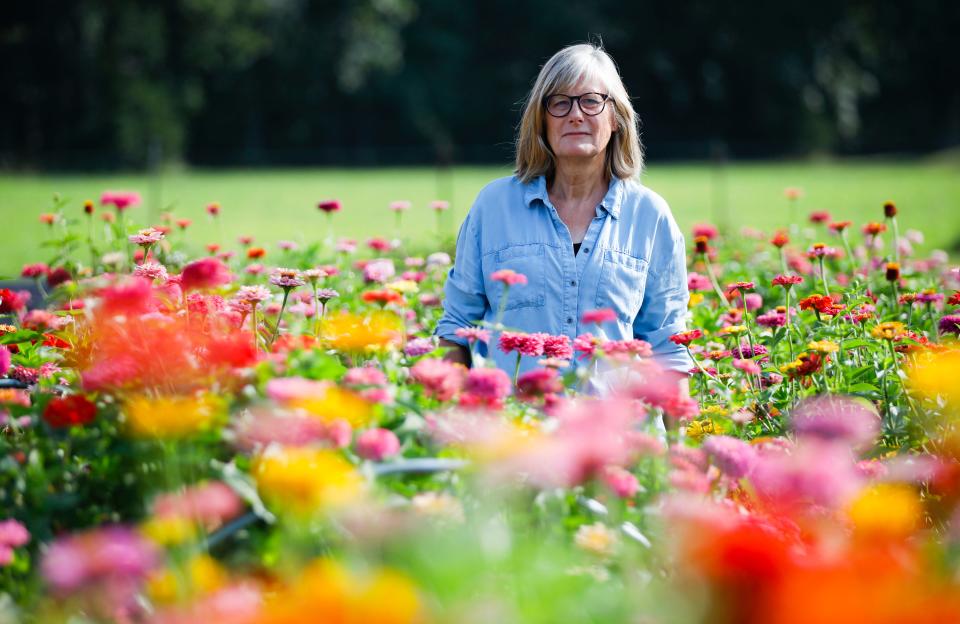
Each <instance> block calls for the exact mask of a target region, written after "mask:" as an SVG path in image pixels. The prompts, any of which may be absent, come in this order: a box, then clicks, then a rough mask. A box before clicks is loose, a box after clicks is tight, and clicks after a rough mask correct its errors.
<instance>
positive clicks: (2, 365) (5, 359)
mask: <svg viewBox="0 0 960 624" xmlns="http://www.w3.org/2000/svg"><path fill="white" fill-rule="evenodd" d="M10 361H11V356H10V349H8V348H7V347H6V346H5V345H0V377H3V376H4V375H6V374H7V371H9V370H10Z"/></svg>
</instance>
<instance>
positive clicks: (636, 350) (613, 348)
mask: <svg viewBox="0 0 960 624" xmlns="http://www.w3.org/2000/svg"><path fill="white" fill-rule="evenodd" d="M600 348H601V349H602V350H603V352H604V354H605V355H606V356H607V357H609V358H613V359H625V358H629V357H631V356H638V357H651V356H652V355H653V348H652V347H651V346H650V343H649V342H647V341H646V340H608V341H607V342H604V343H603V344H602V345H600Z"/></svg>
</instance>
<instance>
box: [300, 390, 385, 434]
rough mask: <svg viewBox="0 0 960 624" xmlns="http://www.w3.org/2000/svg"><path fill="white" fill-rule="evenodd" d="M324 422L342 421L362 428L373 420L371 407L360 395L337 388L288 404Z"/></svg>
mask: <svg viewBox="0 0 960 624" xmlns="http://www.w3.org/2000/svg"><path fill="white" fill-rule="evenodd" d="M290 405H291V406H293V407H299V408H302V409H304V410H306V411H307V412H309V413H310V414H311V415H312V416H315V417H316V418H318V419H319V420H322V421H324V422H332V421H334V420H338V419H343V420H346V421H347V422H348V423H350V424H351V425H352V426H353V427H355V428H356V427H363V426H365V425H367V424H369V423H370V420H371V419H372V418H373V405H372V404H371V403H370V402H369V401H367V400H366V399H364V398H363V397H361V396H360V395H358V394H356V393H354V392H351V391H349V390H344V389H343V388H338V387H337V386H330V387H328V388H327V389H326V390H325V391H324V392H323V394H322V395H321V396H319V397H310V398H303V399H296V400H294V401H291V402H290Z"/></svg>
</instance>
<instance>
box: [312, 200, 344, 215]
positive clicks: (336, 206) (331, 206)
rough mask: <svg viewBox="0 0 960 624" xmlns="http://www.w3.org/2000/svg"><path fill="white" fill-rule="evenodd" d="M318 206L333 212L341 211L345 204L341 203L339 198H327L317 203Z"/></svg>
mask: <svg viewBox="0 0 960 624" xmlns="http://www.w3.org/2000/svg"><path fill="white" fill-rule="evenodd" d="M317 208H318V209H319V210H321V211H323V212H325V213H327V214H332V213H334V212H340V210H341V209H342V208H343V206H341V205H340V202H339V200H336V199H327V200H324V201H322V202H319V203H317Z"/></svg>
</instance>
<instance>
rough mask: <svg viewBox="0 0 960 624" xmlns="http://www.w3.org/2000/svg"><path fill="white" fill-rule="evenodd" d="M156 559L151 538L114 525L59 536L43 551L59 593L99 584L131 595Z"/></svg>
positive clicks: (43, 565)
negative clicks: (149, 540) (62, 536)
mask: <svg viewBox="0 0 960 624" xmlns="http://www.w3.org/2000/svg"><path fill="white" fill-rule="evenodd" d="M157 560H158V553H157V551H156V549H155V548H154V547H153V546H152V545H151V544H150V543H149V542H147V541H146V540H144V539H143V538H142V537H140V536H139V535H137V534H136V533H135V532H134V531H132V530H130V529H128V528H126V527H120V526H115V527H107V528H101V529H93V530H91V531H88V532H86V533H79V534H76V535H70V536H68V537H65V538H61V539H58V540H57V541H56V542H54V543H53V544H52V545H51V546H50V548H49V550H47V552H46V554H45V555H44V557H43V561H42V563H41V569H42V570H43V576H44V578H46V580H47V583H49V585H50V587H51V588H52V589H53V590H54V592H55V593H57V594H61V595H62V594H68V593H72V592H76V591H78V590H81V589H88V588H94V587H96V588H101V589H106V590H107V591H108V592H109V594H110V596H111V597H113V598H118V597H119V596H121V595H123V596H126V595H132V592H133V591H135V590H136V589H137V586H138V585H139V583H140V581H142V580H143V579H144V578H145V577H146V575H147V573H148V572H149V571H150V570H151V569H153V568H154V566H155V565H156V563H157Z"/></svg>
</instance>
